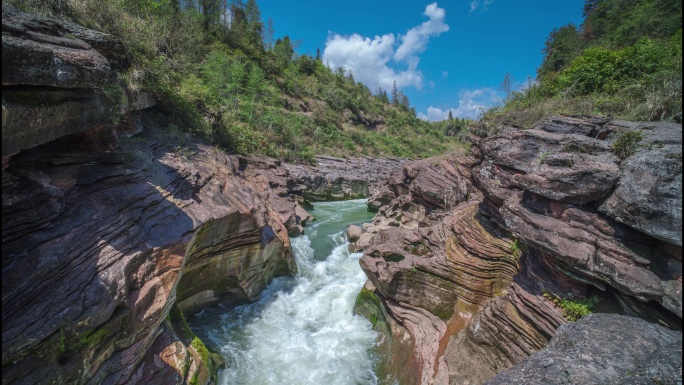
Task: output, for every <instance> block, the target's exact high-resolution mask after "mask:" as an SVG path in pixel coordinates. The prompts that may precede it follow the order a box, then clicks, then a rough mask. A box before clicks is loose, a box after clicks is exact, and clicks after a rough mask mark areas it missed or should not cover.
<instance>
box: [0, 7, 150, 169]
mask: <svg viewBox="0 0 684 385" xmlns="http://www.w3.org/2000/svg"><path fill="white" fill-rule="evenodd" d="M124 52H125V50H124V47H123V45H122V44H121V42H119V41H118V40H117V39H116V38H114V37H113V36H111V35H109V34H106V33H102V32H99V31H94V30H91V29H87V28H84V27H82V26H79V25H77V24H73V23H69V22H66V21H62V20H57V19H54V18H47V17H39V16H35V15H30V14H27V13H24V12H21V11H19V10H17V9H16V8H13V7H11V6H8V5H5V4H3V6H2V157H3V159H4V158H5V157H7V156H11V155H12V154H15V153H16V152H17V151H20V150H23V149H29V148H32V147H35V146H38V145H41V144H44V143H47V142H49V141H51V140H54V139H57V138H60V137H62V136H65V135H69V134H74V133H78V132H83V131H87V130H92V129H94V128H96V127H106V126H108V125H111V123H113V121H114V120H115V119H116V118H115V117H117V116H119V115H120V116H122V117H125V115H126V114H128V113H130V112H131V111H137V110H141V109H145V108H148V107H151V106H153V105H154V104H155V102H156V100H155V98H154V97H153V96H152V95H151V94H150V93H147V92H144V91H140V90H136V91H134V90H128V89H125V88H124V89H121V86H120V85H119V84H118V83H117V82H116V76H115V73H114V69H115V68H122V67H123V66H124V64H125V60H124ZM116 110H118V111H116Z"/></svg>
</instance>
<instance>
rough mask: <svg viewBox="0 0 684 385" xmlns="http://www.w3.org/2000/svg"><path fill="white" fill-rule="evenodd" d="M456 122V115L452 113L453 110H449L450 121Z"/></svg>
mask: <svg viewBox="0 0 684 385" xmlns="http://www.w3.org/2000/svg"><path fill="white" fill-rule="evenodd" d="M452 120H454V115H453V114H452V113H451V110H449V121H452Z"/></svg>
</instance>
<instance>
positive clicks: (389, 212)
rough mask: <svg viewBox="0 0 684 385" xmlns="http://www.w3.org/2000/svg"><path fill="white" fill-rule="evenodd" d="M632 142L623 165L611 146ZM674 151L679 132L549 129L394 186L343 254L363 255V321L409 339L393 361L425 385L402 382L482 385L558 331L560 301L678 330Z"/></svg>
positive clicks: (597, 126)
mask: <svg viewBox="0 0 684 385" xmlns="http://www.w3.org/2000/svg"><path fill="white" fill-rule="evenodd" d="M630 130H631V131H634V130H639V131H638V132H643V134H642V135H643V137H644V139H643V141H642V143H641V145H640V146H638V147H637V148H636V153H635V154H634V155H632V156H630V157H628V158H627V159H625V160H621V159H619V158H618V157H617V156H615V155H614V154H613V152H614V150H613V147H614V145H613V143H614V142H615V141H616V140H618V138H619V137H620V136H621V135H623V133H624V132H629V131H630ZM680 137H681V125H676V124H653V125H648V124H638V123H630V122H623V121H612V120H610V119H600V118H595V117H553V116H552V117H548V118H545V119H542V120H541V121H540V122H539V123H537V124H536V125H535V126H534V127H533V128H532V129H530V130H516V129H505V130H503V131H502V133H501V134H499V135H498V136H495V137H491V138H487V139H483V140H482V141H481V142H479V143H476V144H477V146H476V148H475V149H474V151H472V153H473V154H475V155H477V156H478V159H468V158H460V159H454V158H446V159H444V158H443V159H441V161H440V160H423V161H416V162H412V163H409V164H407V165H405V166H404V167H403V168H402V170H401V172H395V173H393V174H392V175H391V177H390V179H389V181H388V183H387V184H386V185H385V186H384V188H383V189H381V190H380V191H379V192H378V193H377V195H376V197H375V198H371V200H370V202H373V203H372V204H374V205H377V206H380V207H379V208H378V214H377V215H376V217H375V218H374V220H373V224H372V225H364V226H363V227H362V228H361V230H362V234H361V235H360V236H358V240H357V241H356V242H355V243H353V244H352V247H353V248H354V249H357V250H358V249H365V253H364V256H363V258H362V259H361V266H362V268H363V269H364V271H365V272H366V274H367V276H368V278H369V283H368V284H367V286H368V287H370V288H372V292H373V293H374V295H375V296H376V297H377V298H378V301H377V302H378V303H380V304H381V307H382V308H383V309H384V310H383V312H379V311H375V312H374V313H373V314H376V317H377V314H386V316H385V317H384V319H386V321H385V323H386V324H387V325H389V326H388V327H385V329H386V330H392V331H394V330H402V329H401V328H402V327H403V328H405V329H406V330H407V332H408V333H409V335H410V337H411V338H412V341H413V344H412V347H413V351H412V353H411V357H410V358H406V357H404V358H398V357H397V358H395V361H397V360H401V359H403V360H408V361H407V362H412V363H413V364H414V365H415V366H416V368H417V370H418V371H419V373H421V374H420V377H421V379H420V380H416V379H408V378H405V379H404V380H405V381H407V383H421V384H447V383H449V384H480V383H483V382H484V381H487V380H488V379H490V378H491V377H493V376H494V375H496V374H497V373H500V372H501V371H503V370H505V369H507V368H509V367H511V366H514V365H516V364H519V363H520V362H523V361H524V360H525V359H526V358H527V357H528V356H530V355H531V354H534V353H535V352H537V351H538V350H539V349H542V348H543V347H545V346H546V345H547V343H548V341H549V340H550V339H551V338H552V337H553V336H554V335H555V334H556V333H557V330H558V328H559V327H560V326H561V325H564V324H565V323H567V314H566V311H564V310H563V309H562V308H561V307H560V306H558V305H557V304H556V303H558V302H559V299H560V298H566V299H570V300H571V301H579V300H581V299H583V298H586V297H588V296H598V297H599V298H600V299H601V300H602V302H601V304H602V305H600V306H599V309H598V310H597V311H606V312H620V313H624V314H630V315H637V316H639V317H642V318H645V319H648V320H650V321H653V322H655V321H658V322H660V323H662V324H665V325H668V326H669V327H671V328H679V327H680V326H679V324H680V322H681V316H682V294H681V283H682V279H681V275H682V274H681V272H682V268H681V247H680V245H681V234H679V233H677V234H676V235H675V234H674V233H675V232H677V229H678V227H677V226H679V227H681V208H679V207H680V206H681V203H679V202H680V199H681V196H682V192H681V162H680V163H679V166H678V167H677V165H675V162H674V160H675V159H676V158H677V156H679V157H681V139H680ZM667 154H669V155H667ZM677 154H680V155H677ZM656 162H658V165H656V164H655V163H656ZM649 167H653V168H654V169H653V170H652V171H648V170H649ZM471 168H472V173H471V171H470V170H471ZM637 179H638V181H637ZM418 186H420V188H419V187H418ZM635 189H638V190H640V192H639V193H638V194H637V193H636V192H635V195H634V196H633V197H629V198H625V197H624V196H625V195H626V194H628V192H629V191H635ZM447 191H448V192H452V193H453V194H452V195H449V194H445V192H447ZM649 194H650V195H651V196H649ZM675 197H676V198H677V199H678V201H677V203H674V198H675ZM656 200H658V201H657V202H656ZM618 202H619V203H618ZM665 208H667V209H665ZM554 298H555V299H556V300H555V301H556V302H554V301H552V299H554ZM361 308H363V307H361ZM366 308H367V307H366ZM366 312H367V311H366ZM378 319H379V318H378ZM386 334H387V335H390V336H392V337H395V338H402V336H401V333H389V332H387V333H386ZM679 336H680V337H679V338H680V341H681V334H680V335H679ZM680 344H681V342H680ZM394 354H401V353H396V352H395V353H394ZM656 356H658V355H655V356H654V357H656ZM658 357H659V356H658ZM578 370H579V369H578ZM502 383H503V382H502ZM520 383H524V382H520ZM540 383H543V381H542V382H540ZM551 383H553V382H551Z"/></svg>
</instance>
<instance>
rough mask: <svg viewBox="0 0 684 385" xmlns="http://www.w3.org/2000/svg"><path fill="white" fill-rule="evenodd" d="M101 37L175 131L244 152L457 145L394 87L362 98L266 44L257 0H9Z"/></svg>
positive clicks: (437, 149) (337, 78)
mask: <svg viewBox="0 0 684 385" xmlns="http://www.w3.org/2000/svg"><path fill="white" fill-rule="evenodd" d="M10 3H12V4H13V5H15V6H17V7H18V8H20V9H23V10H25V11H28V12H32V13H38V14H41V13H42V14H46V13H47V14H50V15H53V16H58V17H61V18H66V19H70V20H73V21H76V22H78V23H80V24H83V25H86V26H88V27H91V28H93V29H96V30H101V31H105V32H109V33H111V34H113V35H115V36H116V37H118V38H119V39H120V40H121V41H122V42H123V43H124V44H125V46H126V50H127V53H126V57H124V58H121V60H120V61H119V63H117V64H118V68H117V69H118V70H119V71H118V79H114V80H113V82H116V81H118V82H119V83H122V84H124V85H126V86H127V87H128V88H134V89H135V88H143V89H146V90H152V91H154V93H155V94H156V95H157V97H158V99H159V100H160V102H161V103H160V104H161V106H162V108H163V109H164V110H165V112H166V113H167V115H168V116H169V117H170V120H171V124H173V125H175V126H176V127H178V128H181V129H183V130H187V131H190V132H192V133H193V134H196V135H199V136H202V137H203V138H205V139H208V140H210V141H212V142H213V143H215V144H218V145H221V146H223V147H225V148H227V149H231V150H234V151H237V152H240V153H247V154H265V155H270V156H273V157H276V158H279V159H286V160H295V159H300V160H305V161H313V155H314V154H330V155H337V156H347V155H351V154H369V155H376V156H406V157H422V156H430V155H435V154H439V153H443V152H445V151H448V150H451V149H453V148H454V147H458V146H459V144H458V143H459V142H458V139H457V138H455V137H453V136H449V137H447V136H446V134H447V131H448V127H442V126H441V125H432V124H430V123H428V122H425V121H423V120H420V119H418V118H417V117H416V113H415V110H414V109H413V108H411V107H410V104H409V101H408V98H407V97H406V96H405V95H404V94H403V93H402V92H401V90H398V89H396V88H395V89H394V90H390V96H388V91H387V90H370V89H368V87H366V86H365V85H363V84H361V83H359V82H357V81H355V79H354V76H353V74H352V73H348V72H347V71H346V70H345V69H344V68H337V69H330V68H328V67H326V66H325V65H324V64H323V61H322V59H321V57H320V52H317V54H316V56H313V55H307V54H303V55H299V54H297V53H295V48H296V45H297V44H296V42H293V41H292V40H291V39H290V37H288V36H285V37H283V38H282V39H277V40H275V41H273V36H272V24H271V21H270V20H269V21H268V23H264V22H263V21H262V20H261V16H260V12H259V8H258V5H257V3H256V2H255V1H254V0H248V1H246V2H242V1H230V2H229V1H226V0H199V1H178V0H116V1H107V2H101V1H94V0H63V1H57V2H53V1H47V0H12V1H10Z"/></svg>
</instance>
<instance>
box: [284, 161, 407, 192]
mask: <svg viewBox="0 0 684 385" xmlns="http://www.w3.org/2000/svg"><path fill="white" fill-rule="evenodd" d="M405 162H406V160H405V159H398V158H386V159H373V158H350V159H342V158H335V157H331V156H317V157H316V165H315V166H310V165H299V164H285V168H286V169H287V170H288V172H289V173H290V176H289V178H288V180H287V187H288V190H289V191H290V192H291V193H293V194H297V195H302V196H303V197H304V198H306V199H308V200H312V201H331V200H344V199H358V198H367V197H369V196H371V195H373V194H374V193H375V192H376V191H377V188H378V185H379V184H381V183H382V182H384V181H386V180H387V178H388V176H389V174H390V173H391V172H392V171H394V170H395V169H396V168H398V167H400V166H401V165H402V164H403V163H405Z"/></svg>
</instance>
